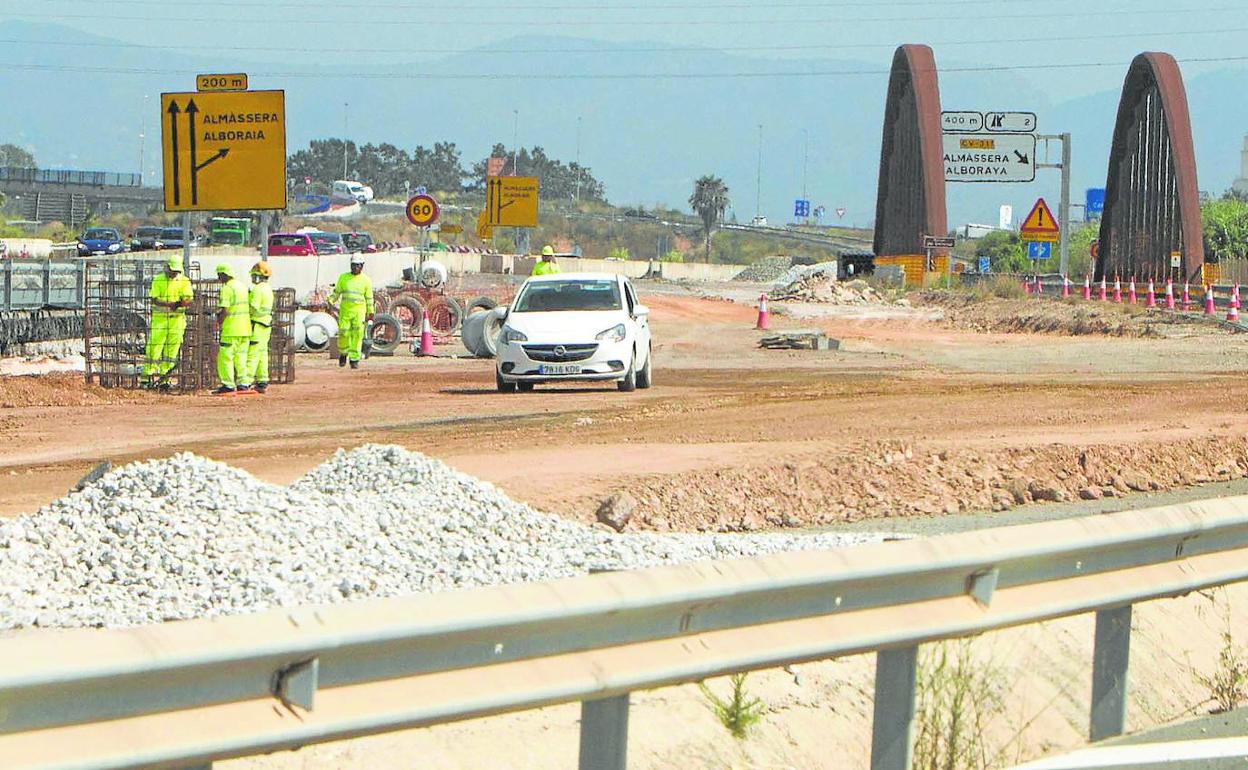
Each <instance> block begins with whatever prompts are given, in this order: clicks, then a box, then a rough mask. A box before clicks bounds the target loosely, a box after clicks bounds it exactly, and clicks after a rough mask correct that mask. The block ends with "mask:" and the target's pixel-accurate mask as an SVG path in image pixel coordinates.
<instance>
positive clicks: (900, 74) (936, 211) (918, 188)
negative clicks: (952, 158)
mask: <svg viewBox="0 0 1248 770" xmlns="http://www.w3.org/2000/svg"><path fill="white" fill-rule="evenodd" d="M948 229H949V225H948V219H947V216H946V212H945V166H944V157H943V149H942V144H941V137H940V84H939V82H938V80H937V74H936V57H935V55H934V54H933V53H932V49H931V48H929V47H928V46H925V45H903V46H901V47H900V48H898V49H897V52H896V53H895V54H894V55H893V68H892V72H891V74H890V75H889V79H888V100H887V102H886V103H885V106H884V139H883V142H882V143H881V146H880V183H879V188H878V192H877V197H876V204H875V253H876V256H896V255H901V254H922V253H923V236H924V235H944V234H945V233H946V232H948Z"/></svg>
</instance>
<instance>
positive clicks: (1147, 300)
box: [1144, 278, 1157, 307]
mask: <svg viewBox="0 0 1248 770" xmlns="http://www.w3.org/2000/svg"><path fill="white" fill-rule="evenodd" d="M1144 307H1157V287H1156V286H1154V285H1153V279H1152V278H1149V279H1148V294H1147V295H1146V296H1145V297H1144Z"/></svg>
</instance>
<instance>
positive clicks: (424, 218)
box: [407, 193, 439, 227]
mask: <svg viewBox="0 0 1248 770" xmlns="http://www.w3.org/2000/svg"><path fill="white" fill-rule="evenodd" d="M438 214H439V210H438V202H437V201H436V200H434V199H433V196H432V195H426V194H425V193H421V194H420V195H413V196H412V197H411V198H410V199H409V200H408V201H407V221H408V222H411V223H412V224H414V225H416V226H417V227H428V226H429V225H432V224H433V223H434V222H437V221H438Z"/></svg>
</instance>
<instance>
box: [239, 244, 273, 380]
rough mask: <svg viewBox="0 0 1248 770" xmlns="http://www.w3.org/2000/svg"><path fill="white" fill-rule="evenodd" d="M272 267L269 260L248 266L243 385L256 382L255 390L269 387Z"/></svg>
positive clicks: (271, 331)
mask: <svg viewBox="0 0 1248 770" xmlns="http://www.w3.org/2000/svg"><path fill="white" fill-rule="evenodd" d="M272 276H273V270H272V268H270V267H269V263H268V262H257V263H256V264H255V265H254V266H252V268H251V291H250V293H249V294H248V298H247V306H248V308H249V309H250V311H251V345H250V346H249V347H248V349H247V377H246V382H244V383H242V384H243V385H244V387H245V386H247V385H251V384H253V383H254V384H255V389H256V392H257V393H263V392H265V391H266V390H268V389H269V338H270V337H272V336H273V287H272V286H270V285H269V278H271V277H272Z"/></svg>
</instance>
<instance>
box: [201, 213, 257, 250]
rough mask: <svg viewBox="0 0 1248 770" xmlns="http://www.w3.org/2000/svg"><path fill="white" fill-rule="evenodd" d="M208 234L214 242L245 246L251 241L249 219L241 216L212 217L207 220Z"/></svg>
mask: <svg viewBox="0 0 1248 770" xmlns="http://www.w3.org/2000/svg"><path fill="white" fill-rule="evenodd" d="M208 228H209V235H208V237H209V238H210V239H211V241H212V243H214V244H222V245H226V246H246V245H247V244H248V243H250V242H251V220H250V219H246V218H243V217H213V218H212V219H210V220H209V221H208Z"/></svg>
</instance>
